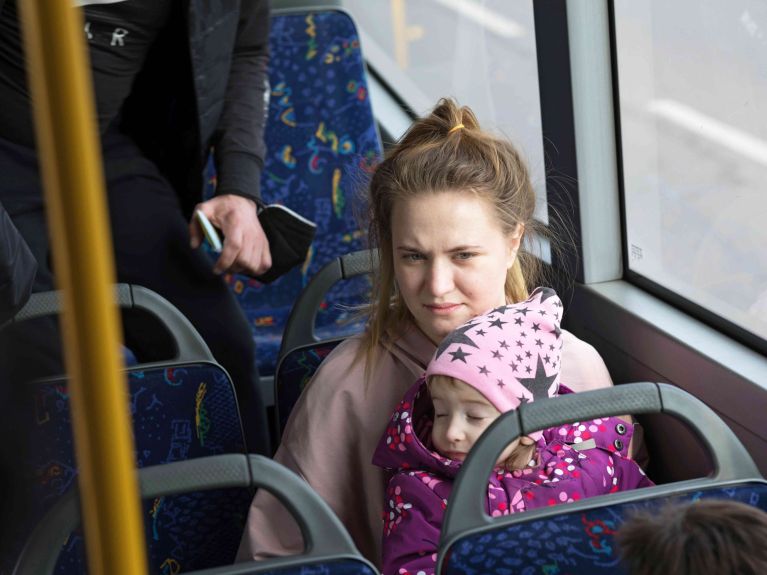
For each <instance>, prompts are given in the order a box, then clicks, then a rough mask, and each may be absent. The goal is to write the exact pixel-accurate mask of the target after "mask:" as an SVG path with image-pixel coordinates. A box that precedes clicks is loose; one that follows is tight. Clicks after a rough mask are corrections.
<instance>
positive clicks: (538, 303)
mask: <svg viewBox="0 0 767 575" xmlns="http://www.w3.org/2000/svg"><path fill="white" fill-rule="evenodd" d="M561 317H562V302H561V301H560V299H559V297H558V296H557V294H556V292H555V291H554V290H552V289H550V288H537V289H536V290H535V291H534V292H533V293H532V295H531V296H530V297H529V298H528V299H527V300H526V301H523V302H521V303H516V304H512V305H505V306H501V307H497V308H495V309H494V310H492V311H489V312H487V313H485V314H483V315H480V316H477V317H475V318H473V319H471V320H470V321H468V322H466V323H465V324H463V325H462V326H461V327H459V328H457V329H455V330H453V331H452V332H451V333H450V334H449V335H448V336H447V337H446V338H445V339H444V340H443V341H442V343H441V344H440V345H439V347H438V348H437V351H436V352H435V353H434V356H433V357H432V359H431V361H430V362H429V365H428V367H427V368H426V377H427V378H428V377H430V376H432V375H447V376H450V377H454V378H456V379H459V380H461V381H463V382H465V383H467V384H469V385H471V386H472V387H473V388H475V389H476V390H477V391H479V392H480V393H481V394H482V395H484V396H485V397H486V398H487V400H488V401H489V402H490V403H492V404H493V405H494V406H495V408H496V409H497V410H498V411H500V412H501V413H504V412H506V411H510V410H512V409H516V408H517V407H518V406H519V405H520V404H521V403H528V402H531V401H535V400H536V399H539V398H541V397H554V396H556V395H557V392H558V390H559V371H560V359H561V356H562V352H561V349H562V339H561V331H560V329H559V322H560V319H561ZM533 435H534V439H537V437H535V436H540V435H539V434H533Z"/></svg>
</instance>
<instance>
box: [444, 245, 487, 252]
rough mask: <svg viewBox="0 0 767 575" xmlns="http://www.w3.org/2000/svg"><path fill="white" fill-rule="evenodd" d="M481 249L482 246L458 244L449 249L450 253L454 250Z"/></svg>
mask: <svg viewBox="0 0 767 575" xmlns="http://www.w3.org/2000/svg"><path fill="white" fill-rule="evenodd" d="M480 249H482V246H457V247H454V248H450V249H449V250H448V252H449V253H453V252H468V251H472V250H474V251H476V250H480Z"/></svg>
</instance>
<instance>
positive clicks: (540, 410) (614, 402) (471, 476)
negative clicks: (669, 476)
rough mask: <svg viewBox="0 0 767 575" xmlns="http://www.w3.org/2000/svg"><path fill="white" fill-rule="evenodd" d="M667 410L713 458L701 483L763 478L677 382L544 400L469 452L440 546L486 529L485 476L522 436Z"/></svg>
mask: <svg viewBox="0 0 767 575" xmlns="http://www.w3.org/2000/svg"><path fill="white" fill-rule="evenodd" d="M643 413H665V414H668V415H671V416H673V417H675V418H676V419H679V420H681V421H683V422H684V423H686V424H687V425H688V426H689V427H690V428H691V429H692V430H693V431H694V432H695V433H696V435H697V436H698V437H699V438H700V439H701V440H702V442H703V444H704V445H705V446H706V448H707V449H708V451H709V453H710V454H711V456H712V459H713V462H714V473H713V475H711V476H710V477H708V478H705V479H703V480H701V481H700V483H699V484H700V485H701V486H705V485H708V484H709V483H710V484H714V483H720V482H723V481H728V480H744V479H753V478H757V477H761V475H760V474H759V470H758V469H757V467H756V465H755V464H754V461H753V459H752V458H751V456H750V455H749V453H748V451H746V448H745V447H744V446H743V444H742V443H741V442H740V440H739V439H738V438H737V436H736V435H735V433H733V431H732V430H731V429H730V428H729V427H728V426H727V424H726V423H725V422H724V421H722V419H721V418H720V417H719V416H718V415H717V414H716V413H714V411H713V410H711V408H709V407H708V406H707V405H706V404H705V403H703V402H702V401H700V400H699V399H697V398H696V397H694V396H693V395H691V394H689V393H687V392H686V391H684V390H682V389H679V388H678V387H675V386H673V385H669V384H665V383H650V382H643V383H630V384H623V385H617V386H615V387H611V388H608V389H600V390H596V391H585V392H582V393H574V394H568V395H563V396H559V397H553V398H546V399H541V400H538V401H535V402H533V403H529V404H522V405H520V407H519V409H517V410H514V411H509V412H506V413H504V414H503V415H501V416H500V417H499V418H498V419H497V420H496V421H494V422H493V424H492V425H491V426H490V427H488V429H487V430H485V432H484V433H483V434H482V436H481V437H480V438H479V440H478V441H477V443H476V444H475V445H474V447H473V448H472V449H471V451H470V452H469V455H468V457H467V458H466V461H465V462H464V464H463V466H462V468H461V470H460V472H459V473H458V475H457V477H456V480H455V485H454V487H453V491H452V494H451V496H450V501H449V504H448V506H447V511H446V513H445V520H444V522H443V524H442V533H441V537H440V549H447V547H448V545H449V544H450V543H452V542H453V541H454V540H455V539H456V538H457V537H458V536H459V534H460V533H463V532H466V531H467V530H469V529H474V528H478V527H485V526H487V525H489V524H490V523H491V522H492V518H491V517H490V516H488V515H487V512H486V511H485V500H486V498H487V478H488V477H489V476H490V474H491V472H492V470H493V467H494V466H495V462H496V461H497V460H498V457H499V456H500V455H501V453H502V452H503V450H504V449H505V448H506V446H507V445H508V444H509V443H510V442H511V441H513V440H514V439H516V438H517V437H520V436H522V435H529V434H530V433H532V432H534V431H539V430H542V429H548V428H550V427H554V426H557V425H562V424H564V423H571V422H574V421H587V420H590V419H594V418H597V417H608V416H615V415H624V414H643ZM437 564H438V565H441V559H438V561H437Z"/></svg>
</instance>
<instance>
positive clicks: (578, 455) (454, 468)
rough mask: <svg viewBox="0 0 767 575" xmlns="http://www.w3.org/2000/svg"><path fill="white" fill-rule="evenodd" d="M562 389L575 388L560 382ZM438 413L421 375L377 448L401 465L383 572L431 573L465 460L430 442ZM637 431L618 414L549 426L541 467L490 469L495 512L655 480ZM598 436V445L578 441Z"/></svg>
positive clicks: (490, 505) (385, 462)
mask: <svg viewBox="0 0 767 575" xmlns="http://www.w3.org/2000/svg"><path fill="white" fill-rule="evenodd" d="M559 393H560V395H561V394H566V393H572V392H571V391H570V390H569V389H567V388H566V387H565V386H563V385H560V389H559ZM413 406H415V408H414V409H413ZM432 419H433V410H432V407H431V401H430V398H429V392H428V388H427V387H426V384H425V378H423V377H422V378H421V379H419V380H418V382H416V384H415V385H414V386H413V387H411V388H410V390H409V391H408V392H407V393H406V394H405V397H404V399H403V400H402V401H401V402H400V404H399V406H398V407H397V409H396V410H395V412H394V414H393V415H392V417H391V419H390V421H389V424H388V426H387V429H386V432H385V434H384V435H383V437H382V438H381V441H380V442H379V444H378V447H377V449H376V451H375V454H374V456H373V463H374V464H375V465H378V466H379V467H383V468H384V469H388V470H390V471H392V472H393V473H394V475H393V476H392V477H391V479H390V480H389V484H388V487H387V490H386V500H385V502H384V503H385V505H384V512H383V521H384V534H383V574H384V575H408V574H413V575H415V574H416V573H424V574H425V575H428V574H431V573H434V570H435V568H436V559H437V548H438V546H439V535H440V528H441V526H442V519H443V517H444V513H445V508H446V507H447V502H448V499H449V497H450V492H451V489H452V486H453V479H454V478H455V476H456V474H457V473H458V471H459V470H460V468H461V462H459V461H453V460H451V459H448V458H446V457H443V456H441V455H439V454H438V453H437V452H435V451H432V450H431V449H430V445H431V438H430V432H431V425H432ZM413 430H415V433H414V431H413ZM633 433H634V428H633V425H631V424H630V423H627V422H626V421H624V420H622V419H619V418H614V417H605V418H602V419H594V420H593V421H585V422H577V423H573V424H570V425H562V426H560V427H553V428H550V429H547V430H545V431H544V433H543V437H541V439H539V440H538V444H537V459H538V465H537V466H536V467H529V468H526V469H524V470H520V471H513V472H508V471H505V470H502V469H500V468H496V469H495V471H494V472H493V473H492V475H491V476H490V477H489V485H488V489H487V511H488V513H489V514H490V515H492V516H494V517H495V516H500V515H508V514H510V513H517V512H519V511H526V510H528V509H536V508H539V507H546V506H549V505H557V504H559V503H567V502H572V501H578V500H579V499H582V498H584V497H593V496H595V495H605V494H607V493H612V492H615V491H625V490H628V489H635V488H637V487H648V486H651V485H653V482H652V481H650V480H649V479H648V478H647V477H646V476H645V474H644V473H643V472H642V469H641V468H640V467H639V465H637V464H636V463H635V462H634V461H633V460H631V459H629V457H628V447H629V443H630V441H631V437H632V435H633ZM592 439H593V447H586V448H585V449H582V450H580V451H578V450H576V449H575V447H577V446H578V444H581V443H583V444H584V445H591V444H592V443H591V440H592Z"/></svg>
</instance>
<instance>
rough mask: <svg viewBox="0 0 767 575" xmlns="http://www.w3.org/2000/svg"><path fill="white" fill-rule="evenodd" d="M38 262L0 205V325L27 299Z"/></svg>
mask: <svg viewBox="0 0 767 575" xmlns="http://www.w3.org/2000/svg"><path fill="white" fill-rule="evenodd" d="M36 271H37V262H36V261H35V257H34V256H33V255H32V252H31V251H30V249H29V247H28V246H27V244H26V242H25V241H24V239H23V238H22V237H21V234H20V233H19V232H18V231H17V230H16V227H15V226H14V225H13V222H11V218H10V217H8V213H7V212H6V211H5V209H4V208H3V206H2V205H0V326H1V325H2V324H3V323H5V322H6V321H7V320H9V319H11V318H12V317H13V314H15V313H16V312H17V311H19V309H21V307H22V306H23V305H24V304H25V303H26V302H27V299H29V294H30V293H31V292H32V282H33V281H34V279H35V272H36Z"/></svg>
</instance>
